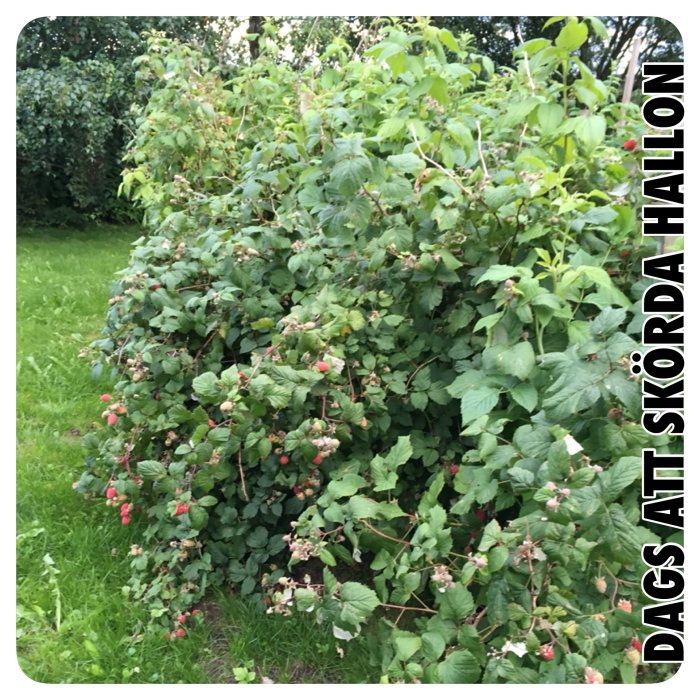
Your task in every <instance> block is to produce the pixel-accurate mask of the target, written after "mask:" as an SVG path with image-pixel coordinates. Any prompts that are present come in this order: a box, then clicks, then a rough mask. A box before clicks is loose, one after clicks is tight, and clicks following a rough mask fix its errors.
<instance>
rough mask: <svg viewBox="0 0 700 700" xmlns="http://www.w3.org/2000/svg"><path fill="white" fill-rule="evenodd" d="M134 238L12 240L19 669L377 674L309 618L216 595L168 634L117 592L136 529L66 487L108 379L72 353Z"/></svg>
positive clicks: (125, 679) (121, 678)
mask: <svg viewBox="0 0 700 700" xmlns="http://www.w3.org/2000/svg"><path fill="white" fill-rule="evenodd" d="M139 235H140V231H139V230H138V229H136V228H118V227H103V228H95V229H92V230H87V231H65V230H63V231H51V230H40V229H34V230H23V231H20V234H19V236H18V238H17V479H16V484H17V495H16V503H17V506H16V507H17V609H18V613H17V636H18V639H17V656H18V661H19V664H20V667H21V668H22V670H23V671H24V673H25V674H27V675H28V676H29V677H30V678H31V679H33V680H35V681H40V682H45V683H215V682H232V681H233V677H234V674H233V669H234V668H241V667H248V668H250V669H251V670H252V671H253V672H255V674H256V678H257V679H258V680H260V678H261V677H262V676H267V677H269V678H271V679H272V680H273V681H274V682H276V683H291V682H297V683H332V682H335V683H362V682H367V681H370V682H371V681H375V680H376V679H375V678H373V677H370V676H368V671H367V666H366V661H365V652H364V650H363V648H362V646H361V645H359V644H357V645H353V646H351V648H350V650H349V651H348V652H347V653H346V656H345V659H343V660H341V659H340V658H339V657H338V655H337V653H336V649H335V643H334V640H333V638H332V637H331V636H330V635H328V634H324V633H323V632H322V631H321V630H320V629H319V628H318V627H317V626H316V625H315V624H313V622H312V621H311V620H306V619H302V618H299V617H294V618H291V619H284V618H282V619H281V618H279V617H272V616H268V615H265V614H264V613H260V612H258V611H256V610H254V609H253V608H252V607H251V606H250V605H248V604H247V603H246V602H245V601H241V600H238V599H236V598H235V596H232V595H225V594H224V593H222V592H219V593H217V594H216V595H214V596H213V598H211V599H210V600H209V601H207V603H206V604H205V605H204V606H203V607H204V608H205V610H206V611H207V615H206V616H205V618H204V621H203V622H201V623H200V624H197V625H194V626H192V627H190V629H189V633H188V636H187V637H186V638H185V639H178V640H175V641H172V642H170V641H167V640H166V639H165V638H164V637H163V636H162V635H161V633H154V632H152V631H149V630H148V629H147V627H146V625H145V622H146V620H145V617H144V614H143V611H142V610H141V609H140V608H139V607H138V606H136V605H134V604H133V603H132V602H131V601H129V600H128V599H126V598H125V597H124V596H123V594H122V592H121V589H122V586H124V584H125V583H126V581H127V580H128V578H129V562H128V554H127V553H128V550H129V546H130V544H131V543H132V542H134V541H138V534H137V533H136V532H135V531H134V530H133V528H125V527H123V526H121V524H119V523H118V518H116V517H115V513H114V511H113V510H112V509H108V508H105V507H102V506H101V505H100V503H95V502H89V501H86V500H84V499H82V498H80V497H79V496H77V495H76V494H75V493H74V492H73V491H72V489H71V484H72V482H73V481H75V480H76V479H77V478H78V476H79V475H80V473H81V472H82V468H83V466H82V465H83V453H82V449H81V446H80V441H81V435H83V434H84V433H85V432H87V431H89V430H90V429H91V427H92V426H93V425H94V424H95V421H96V420H99V416H100V413H101V412H102V408H103V407H102V405H101V404H100V402H99V399H98V397H99V395H100V394H101V393H103V392H105V391H109V390H110V383H109V378H108V377H102V378H101V379H99V380H93V379H92V378H91V376H90V367H89V362H88V361H87V360H85V359H80V358H79V357H78V353H79V351H80V349H81V348H83V347H85V346H87V345H88V344H89V343H90V342H91V341H92V340H94V339H95V338H97V337H99V334H100V330H101V328H102V324H103V319H104V317H105V312H106V308H107V305H106V302H107V299H108V297H109V290H110V284H111V280H112V279H113V277H114V274H115V272H116V271H118V270H120V269H122V268H123V267H125V266H126V264H127V261H128V256H129V251H130V246H131V242H132V241H133V240H134V239H136V238H137V237H138V236H139Z"/></svg>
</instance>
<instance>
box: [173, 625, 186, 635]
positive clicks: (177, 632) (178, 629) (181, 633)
mask: <svg viewBox="0 0 700 700" xmlns="http://www.w3.org/2000/svg"><path fill="white" fill-rule="evenodd" d="M186 634H187V632H185V630H184V629H182V627H178V628H177V629H176V630H175V636H176V637H184V636H185V635H186Z"/></svg>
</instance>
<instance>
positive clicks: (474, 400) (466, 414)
mask: <svg viewBox="0 0 700 700" xmlns="http://www.w3.org/2000/svg"><path fill="white" fill-rule="evenodd" d="M499 396H500V392H499V390H498V389H496V388H494V387H490V386H482V387H480V388H478V389H469V390H468V391H467V392H466V393H465V394H464V396H462V402H461V404H460V410H461V412H462V425H466V424H467V423H471V422H472V421H473V420H475V419H477V418H479V417H480V416H484V415H486V414H488V413H489V412H490V411H491V409H492V408H493V407H494V406H495V405H496V404H497V403H498V398H499Z"/></svg>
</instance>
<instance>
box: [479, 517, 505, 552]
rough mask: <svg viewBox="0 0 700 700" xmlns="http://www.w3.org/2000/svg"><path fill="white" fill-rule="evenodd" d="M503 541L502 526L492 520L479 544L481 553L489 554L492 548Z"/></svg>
mask: <svg viewBox="0 0 700 700" xmlns="http://www.w3.org/2000/svg"><path fill="white" fill-rule="evenodd" d="M500 539H501V526H500V525H499V523H498V520H495V519H494V520H491V521H490V522H489V523H488V525H487V526H486V527H485V528H484V533H483V535H482V536H481V541H480V542H479V551H480V552H488V551H489V549H491V547H493V546H494V545H495V544H497V543H498V541H499V540H500Z"/></svg>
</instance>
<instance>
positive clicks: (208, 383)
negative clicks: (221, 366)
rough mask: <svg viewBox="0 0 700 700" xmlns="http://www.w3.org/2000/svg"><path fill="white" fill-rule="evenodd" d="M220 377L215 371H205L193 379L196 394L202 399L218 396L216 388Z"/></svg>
mask: <svg viewBox="0 0 700 700" xmlns="http://www.w3.org/2000/svg"><path fill="white" fill-rule="evenodd" d="M217 381H218V377H217V376H216V375H215V374H214V373H213V372H204V374H200V375H199V376H198V377H195V378H194V379H193V380H192V388H193V389H194V392H195V394H197V396H199V397H200V398H202V399H205V400H206V399H212V398H215V397H217V396H218V394H219V391H218V389H217V388H216V382H217Z"/></svg>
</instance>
